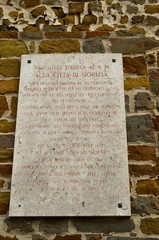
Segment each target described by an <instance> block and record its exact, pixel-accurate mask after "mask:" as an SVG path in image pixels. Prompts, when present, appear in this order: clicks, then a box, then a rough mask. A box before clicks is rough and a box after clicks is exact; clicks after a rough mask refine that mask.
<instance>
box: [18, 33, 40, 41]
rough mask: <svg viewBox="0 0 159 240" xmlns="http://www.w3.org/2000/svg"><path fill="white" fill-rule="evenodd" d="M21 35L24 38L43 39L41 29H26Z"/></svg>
mask: <svg viewBox="0 0 159 240" xmlns="http://www.w3.org/2000/svg"><path fill="white" fill-rule="evenodd" d="M19 37H20V38H23V39H42V38H43V36H42V32H41V31H37V32H36V31H31V32H29V31H25V32H20V33H19Z"/></svg>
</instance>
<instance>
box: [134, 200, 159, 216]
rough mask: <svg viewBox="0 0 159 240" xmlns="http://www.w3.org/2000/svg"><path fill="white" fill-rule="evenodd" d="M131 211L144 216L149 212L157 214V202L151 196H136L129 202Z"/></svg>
mask: <svg viewBox="0 0 159 240" xmlns="http://www.w3.org/2000/svg"><path fill="white" fill-rule="evenodd" d="M131 208H132V213H135V214H140V215H141V216H146V215H150V214H157V215H159V203H158V201H157V199H156V198H155V197H153V196H147V197H143V196H137V197H136V198H132V202H131Z"/></svg>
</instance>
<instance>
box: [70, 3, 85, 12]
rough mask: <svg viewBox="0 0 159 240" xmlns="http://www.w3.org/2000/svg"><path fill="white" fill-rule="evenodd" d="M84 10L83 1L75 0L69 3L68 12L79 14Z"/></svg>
mask: <svg viewBox="0 0 159 240" xmlns="http://www.w3.org/2000/svg"><path fill="white" fill-rule="evenodd" d="M83 11H84V3H83V2H76V3H73V2H72V3H69V14H81V13H83Z"/></svg>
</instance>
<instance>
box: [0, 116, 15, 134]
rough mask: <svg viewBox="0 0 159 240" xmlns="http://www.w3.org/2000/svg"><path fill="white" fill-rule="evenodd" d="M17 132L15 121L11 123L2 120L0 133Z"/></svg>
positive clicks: (0, 121)
mask: <svg viewBox="0 0 159 240" xmlns="http://www.w3.org/2000/svg"><path fill="white" fill-rule="evenodd" d="M14 131H15V121H14V122H9V121H8V120H6V119H4V120H0V132H3V133H8V132H14Z"/></svg>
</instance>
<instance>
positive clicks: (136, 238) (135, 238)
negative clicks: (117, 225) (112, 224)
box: [107, 237, 158, 240]
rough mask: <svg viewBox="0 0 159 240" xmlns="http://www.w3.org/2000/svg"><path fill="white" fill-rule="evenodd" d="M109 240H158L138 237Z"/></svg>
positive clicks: (110, 238) (111, 239)
mask: <svg viewBox="0 0 159 240" xmlns="http://www.w3.org/2000/svg"><path fill="white" fill-rule="evenodd" d="M107 240H158V239H157V238H149V237H148V238H147V237H146V238H145V237H142V238H138V237H108V238H107Z"/></svg>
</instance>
